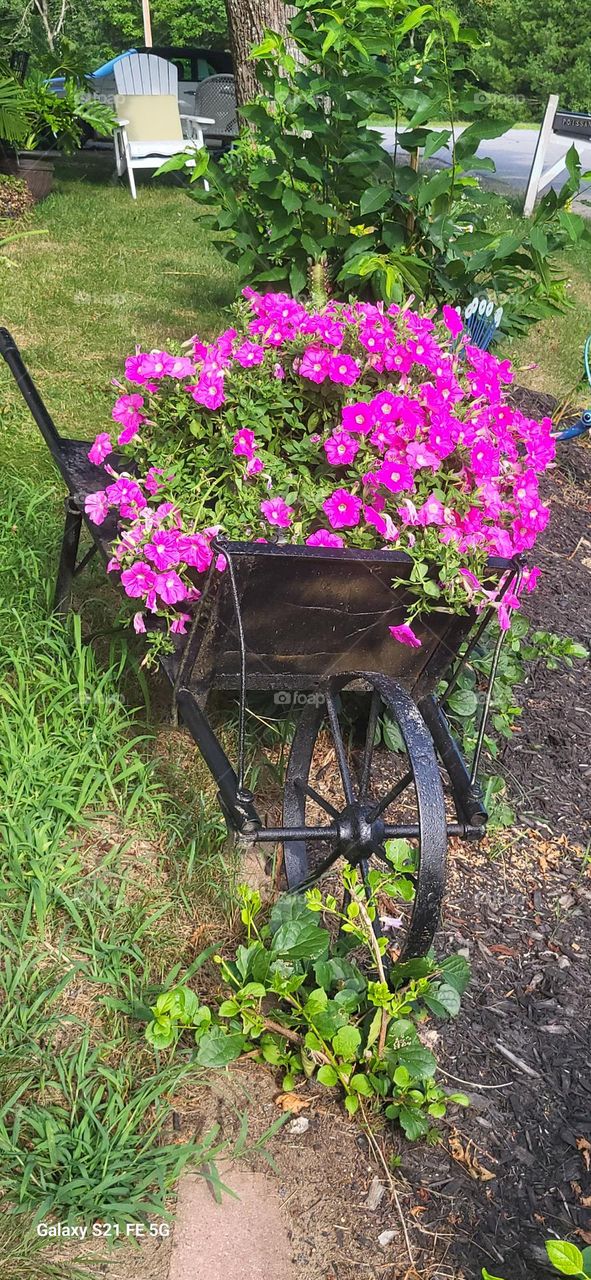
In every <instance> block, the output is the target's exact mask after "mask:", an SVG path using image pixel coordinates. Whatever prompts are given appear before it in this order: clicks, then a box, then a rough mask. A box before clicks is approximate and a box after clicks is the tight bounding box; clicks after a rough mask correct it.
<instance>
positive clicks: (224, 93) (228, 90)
mask: <svg viewBox="0 0 591 1280" xmlns="http://www.w3.org/2000/svg"><path fill="white" fill-rule="evenodd" d="M195 115H197V116H209V117H210V119H213V120H215V124H208V125H204V126H203V136H204V138H222V139H223V138H237V137H238V115H237V108H236V86H235V82H234V76H227V75H219V76H208V77H207V79H206V80H202V81H201V84H200V85H198V87H197V90H196V92H195Z"/></svg>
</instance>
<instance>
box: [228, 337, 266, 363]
mask: <svg viewBox="0 0 591 1280" xmlns="http://www.w3.org/2000/svg"><path fill="white" fill-rule="evenodd" d="M234 359H235V360H237V362H238V364H241V365H242V367H243V369H249V368H251V367H252V365H257V364H262V363H263V360H264V359H265V348H264V347H261V346H260V344H259V343H258V342H243V343H241V345H240V346H239V347H236V350H235V352H234Z"/></svg>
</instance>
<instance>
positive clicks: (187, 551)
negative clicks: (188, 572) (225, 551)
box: [177, 533, 213, 573]
mask: <svg viewBox="0 0 591 1280" xmlns="http://www.w3.org/2000/svg"><path fill="white" fill-rule="evenodd" d="M177 546H178V550H179V555H180V558H181V560H182V561H183V563H184V564H186V565H188V566H189V567H190V568H192V569H196V570H197V572H198V573H205V571H206V570H207V569H209V566H210V564H211V562H212V560H213V552H212V550H211V547H210V545H209V540H208V539H207V538H206V536H205V534H203V533H184V534H181V536H180V537H179V539H178V543H177Z"/></svg>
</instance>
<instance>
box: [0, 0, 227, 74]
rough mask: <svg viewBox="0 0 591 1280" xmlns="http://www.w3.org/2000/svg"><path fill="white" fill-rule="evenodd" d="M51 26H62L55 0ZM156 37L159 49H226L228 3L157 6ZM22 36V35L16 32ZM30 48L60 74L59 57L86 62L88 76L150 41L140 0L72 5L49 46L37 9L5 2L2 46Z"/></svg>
mask: <svg viewBox="0 0 591 1280" xmlns="http://www.w3.org/2000/svg"><path fill="white" fill-rule="evenodd" d="M48 8H49V12H50V25H51V22H52V19H53V26H54V27H55V25H57V19H58V18H59V15H60V12H61V4H59V3H54V0H50V3H49V5H48ZM151 11H152V12H151V16H152V36H153V40H154V44H155V45H159V44H160V45H177V46H183V45H184V46H193V47H196V46H197V47H199V46H201V47H203V48H205V49H214V48H223V47H224V44H225V37H226V31H227V20H226V10H225V6H224V3H223V0H195V2H193V0H158V3H157V4H152V5H151ZM17 32H18V36H17V35H16V33H17ZM13 43H16V46H17V47H18V48H30V49H31V51H32V58H33V63H34V65H35V66H36V67H38V68H39V69H41V70H44V71H46V72H48V73H49V70H50V68H51V69H53V71H54V74H61V72H56V71H55V66H56V58H57V59H58V60H59V62H60V64H65V65H67V66H71V65H72V61H73V58H76V60H77V61H83V63H84V70H85V71H86V72H89V71H93V70H94V69H95V68H96V67H98V66H99V65H100V64H101V63H102V62H104V61H105V60H106V59H107V58H112V57H113V56H114V55H115V54H117V53H121V52H122V51H123V49H128V48H133V47H138V46H140V45H143V43H144V30H143V25H142V7H141V5H138V4H136V3H135V0H93V4H92V5H82V4H72V5H68V7H67V10H66V14H65V21H64V23H63V27H62V29H61V33H60V35H59V37H58V38H57V40H56V41H54V42H53V47H51V48H50V47H49V45H48V39H47V32H46V30H45V29H44V27H43V24H42V22H41V20H40V18H39V15H38V13H37V11H36V9H35V7H34V6H33V5H31V6H28V7H27V8H25V7H24V6H23V4H22V0H2V3H1V4H0V46H2V47H9V46H10V45H11V44H13Z"/></svg>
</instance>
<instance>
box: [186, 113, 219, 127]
mask: <svg viewBox="0 0 591 1280" xmlns="http://www.w3.org/2000/svg"><path fill="white" fill-rule="evenodd" d="M181 120H193V121H194V123H195V124H215V120H212V118H211V116H188V115H184V114H183V113H182V112H181Z"/></svg>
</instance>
